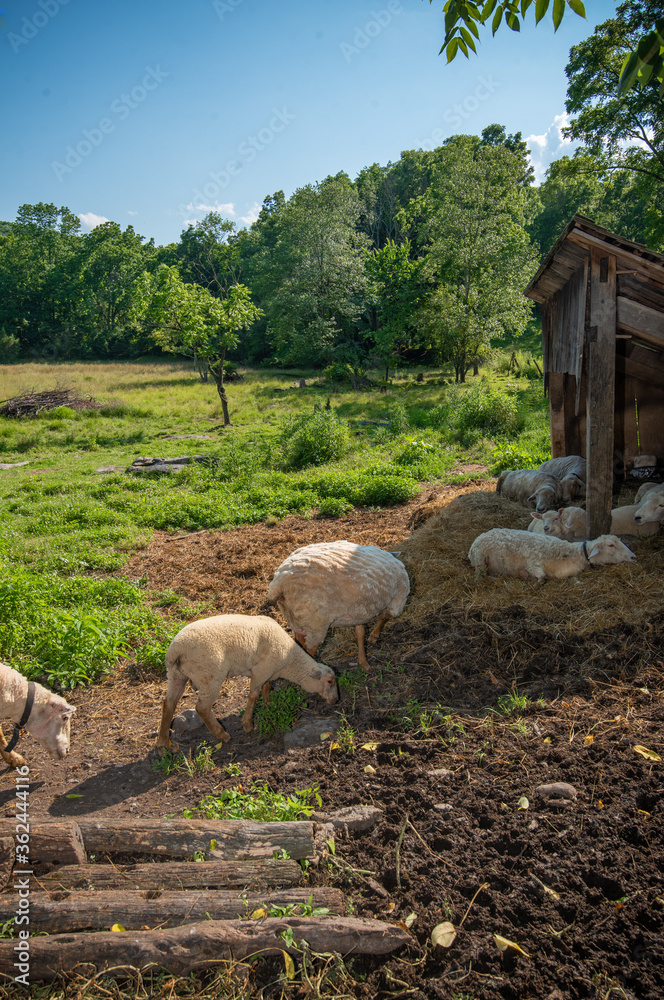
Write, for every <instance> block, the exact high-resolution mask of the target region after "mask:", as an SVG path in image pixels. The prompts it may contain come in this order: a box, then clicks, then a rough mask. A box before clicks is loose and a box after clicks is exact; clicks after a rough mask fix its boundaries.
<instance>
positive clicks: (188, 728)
mask: <svg viewBox="0 0 664 1000" xmlns="http://www.w3.org/2000/svg"><path fill="white" fill-rule="evenodd" d="M204 725H205V723H204V722H203V720H202V719H201V717H200V715H199V714H198V712H197V711H196V709H195V708H188V709H187V710H186V711H185V712H180V714H179V715H176V716H175V718H174V719H173V721H172V723H171V727H172V729H173V732H174V733H175V734H176V736H181V735H182V733H189V732H192V731H193V730H194V729H200V728H201V726H204Z"/></svg>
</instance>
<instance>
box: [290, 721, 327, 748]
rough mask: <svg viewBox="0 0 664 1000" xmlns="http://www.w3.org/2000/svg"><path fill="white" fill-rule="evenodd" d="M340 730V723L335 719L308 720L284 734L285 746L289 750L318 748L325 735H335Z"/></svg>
mask: <svg viewBox="0 0 664 1000" xmlns="http://www.w3.org/2000/svg"><path fill="white" fill-rule="evenodd" d="M338 728H339V722H338V720H335V719H307V720H306V721H304V722H300V723H299V725H297V726H294V727H293V729H291V731H290V732H289V733H285V734H284V746H285V747H286V748H287V749H289V750H291V749H293V748H294V747H317V746H320V744H321V736H322V735H323V734H324V733H335V732H336V731H337V729H338Z"/></svg>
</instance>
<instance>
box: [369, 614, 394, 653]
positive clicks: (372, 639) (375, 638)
mask: <svg viewBox="0 0 664 1000" xmlns="http://www.w3.org/2000/svg"><path fill="white" fill-rule="evenodd" d="M388 618H390V613H389V611H383V613H382V614H381V616H380V618H379V619H378V621H377V622H376V624H375V626H374V630H373V632H372V633H371V635H370V636H369V638H368V640H367V641H368V642H370V643H371V645H372V646H373V644H374V643H376V642H378V636H379V635H380V633H381V632H382V631H383V625H384V624H385V622H386V621H387V620H388Z"/></svg>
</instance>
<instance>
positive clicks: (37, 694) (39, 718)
mask: <svg viewBox="0 0 664 1000" xmlns="http://www.w3.org/2000/svg"><path fill="white" fill-rule="evenodd" d="M33 689H34V700H33V703H32V708H31V709H30V712H29V714H28V716H27V718H26V719H25V722H23V725H24V726H25V727H26V729H28V731H29V732H30V733H31V735H32V736H34V738H35V739H36V740H37V741H38V742H39V743H41V745H42V746H43V747H44V749H45V750H47V751H48V753H49V754H50V755H51V757H57V758H62V757H66V756H67V754H68V753H69V735H70V733H69V728H70V723H71V717H72V715H73V714H74V712H75V711H76V709H75V708H74V706H73V705H68V704H67V702H66V701H65V699H64V698H61V697H60V695H59V694H53V692H52V691H48V690H47V689H46V688H45V687H42V685H41V684H36V683H35V684H34V685H33ZM29 690H30V688H29V682H28V680H27V678H25V677H24V676H23V674H20V673H19V672H18V670H14V669H12V667H10V666H8V665H7V664H6V663H0V719H11V721H12V722H15V723H17V724H18V723H20V722H21V721H22V720H23V717H24V715H25V711H26V709H27V707H28V705H27V702H28V693H29ZM6 747H7V740H6V739H5V737H4V735H3V732H2V729H0V756H1V757H2V759H3V760H4V761H5V763H6V764H9V766H10V767H22V766H23V765H24V764H25V760H24V759H23V757H22V756H21V755H20V753H15V752H14V750H6V749H5V748H6Z"/></svg>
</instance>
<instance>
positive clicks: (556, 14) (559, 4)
mask: <svg viewBox="0 0 664 1000" xmlns="http://www.w3.org/2000/svg"><path fill="white" fill-rule="evenodd" d="M564 14H565V0H553V30H554V31H557V30H558V28H559V27H560V22H561V21H562V19H563V16H564Z"/></svg>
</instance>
